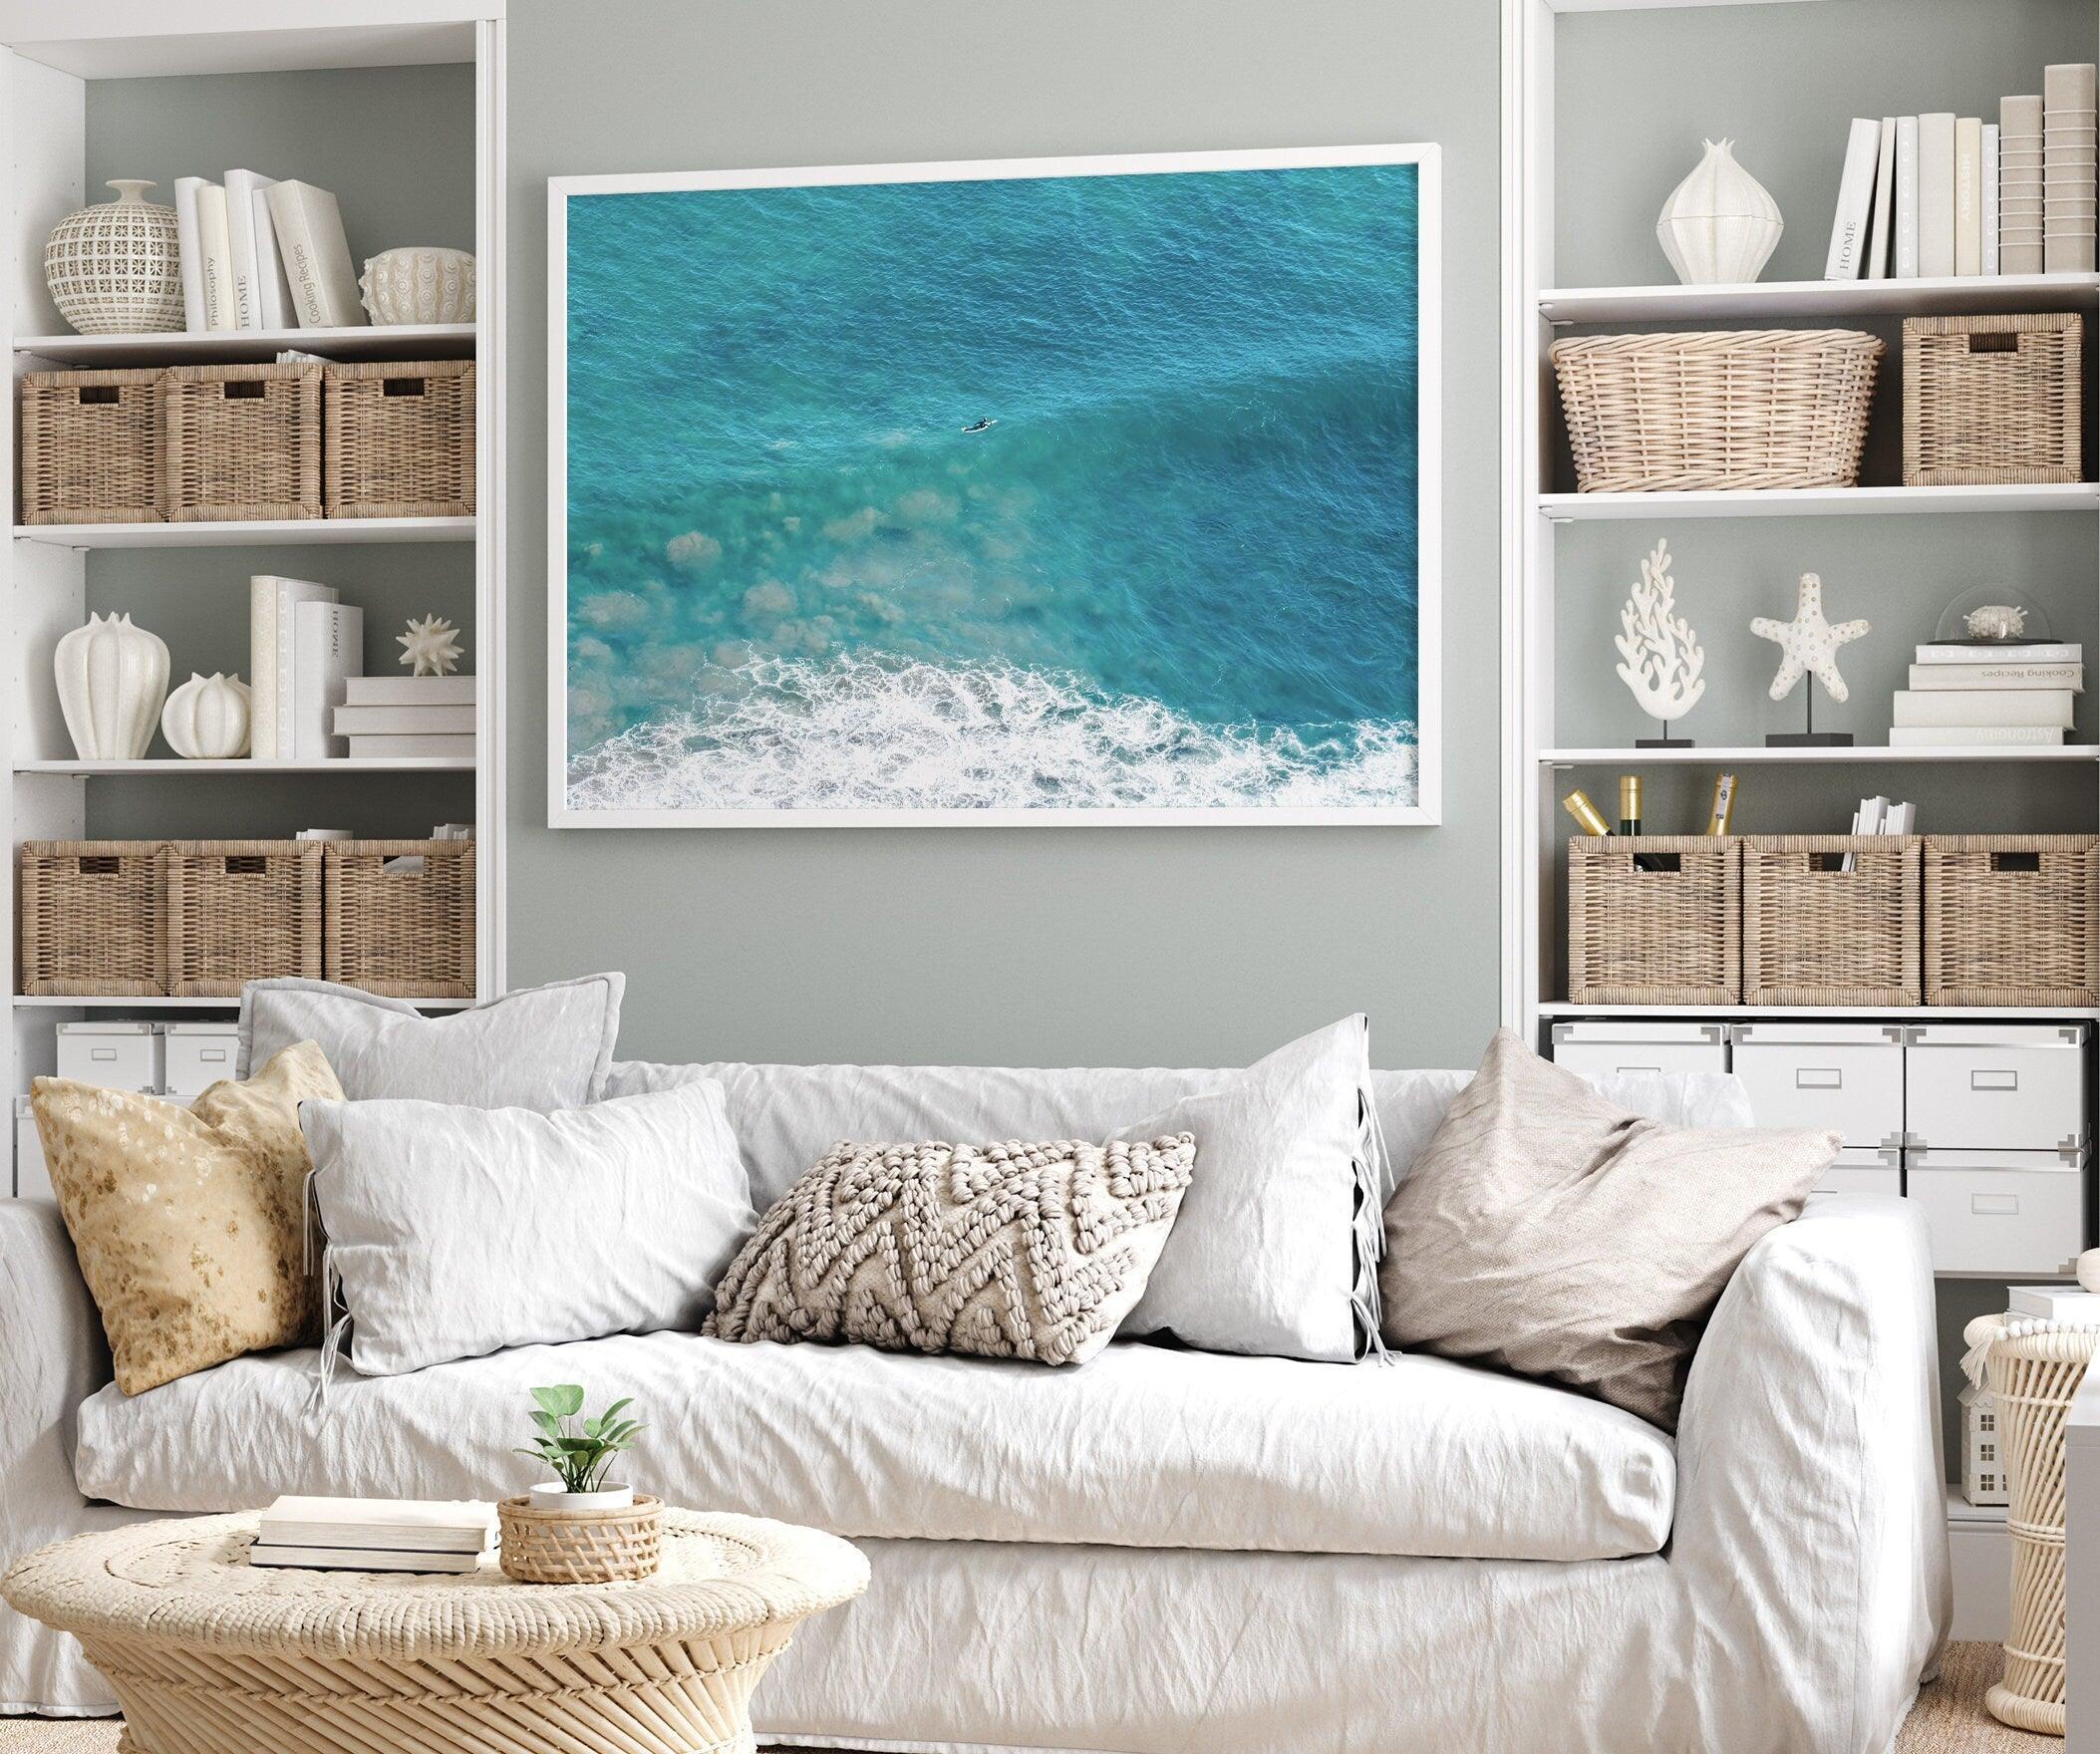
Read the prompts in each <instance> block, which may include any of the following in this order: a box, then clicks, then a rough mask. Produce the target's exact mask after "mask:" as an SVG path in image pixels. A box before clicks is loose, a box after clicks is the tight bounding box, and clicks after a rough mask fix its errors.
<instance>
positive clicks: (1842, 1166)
mask: <svg viewBox="0 0 2100 1754" xmlns="http://www.w3.org/2000/svg"><path fill="white" fill-rule="evenodd" d="M1759 1124H1760V1125H1761V1124H1762V1122H1760V1123H1759ZM1902 1157H1903V1153H1902V1152H1901V1151H1894V1150H1885V1151H1852V1150H1846V1151H1840V1152H1839V1153H1838V1160H1837V1162H1835V1163H1833V1164H1832V1165H1831V1166H1830V1167H1829V1168H1828V1169H1826V1170H1825V1171H1824V1172H1823V1179H1822V1180H1821V1181H1819V1182H1818V1183H1816V1185H1815V1187H1814V1188H1813V1189H1811V1190H1810V1192H1812V1193H1817V1194H1901V1193H1902V1192H1903V1163H1902Z"/></svg>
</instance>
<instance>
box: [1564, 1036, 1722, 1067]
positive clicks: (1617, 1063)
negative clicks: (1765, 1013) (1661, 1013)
mask: <svg viewBox="0 0 2100 1754" xmlns="http://www.w3.org/2000/svg"><path fill="white" fill-rule="evenodd" d="M1553 1061H1554V1064H1556V1065H1564V1066H1566V1067H1567V1068H1568V1069H1569V1070H1570V1071H1571V1072H1575V1073H1578V1074H1579V1075H1580V1076H1582V1077H1586V1078H1609V1077H1615V1076H1617V1075H1618V1074H1619V1073H1620V1072H1724V1071H1726V1070H1727V1069H1728V1043H1727V1038H1726V1032H1725V1031H1724V1030H1723V1029H1722V1027H1721V1025H1720V1024H1718V1023H1555V1024H1554V1025H1553Z"/></svg>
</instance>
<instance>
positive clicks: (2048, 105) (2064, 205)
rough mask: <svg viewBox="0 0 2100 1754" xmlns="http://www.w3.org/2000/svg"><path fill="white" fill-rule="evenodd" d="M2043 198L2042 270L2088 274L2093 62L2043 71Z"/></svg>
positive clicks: (2098, 95) (2097, 88)
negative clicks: (2044, 196)
mask: <svg viewBox="0 0 2100 1754" xmlns="http://www.w3.org/2000/svg"><path fill="white" fill-rule="evenodd" d="M2041 95H2042V140H2043V167H2044V176H2045V183H2046V188H2045V195H2046V199H2045V201H2044V208H2043V220H2042V229H2043V235H2042V270H2043V272H2044V273H2049V274H2090V273H2092V272H2093V264H2094V261H2095V255H2094V248H2093V245H2094V236H2093V231H2094V189H2095V184H2094V176H2093V148H2094V143H2095V140H2096V138H2100V137H2096V135H2095V132H2094V114H2093V112H2094V106H2095V104H2096V103H2100V72H2096V70H2095V68H2094V66H2093V64H2092V63H2091V62H2071V63H2066V64H2063V65H2059V66H2056V67H2045V68H2043V69H2042V77H2041Z"/></svg>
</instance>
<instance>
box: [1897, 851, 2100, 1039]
mask: <svg viewBox="0 0 2100 1754" xmlns="http://www.w3.org/2000/svg"><path fill="white" fill-rule="evenodd" d="M1925 1002H1926V1004H1928V1005H2073V1006H2084V1005H2100V836H2095V835H2091V834H1929V835H1927V836H1926V840H1925Z"/></svg>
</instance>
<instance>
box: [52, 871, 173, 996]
mask: <svg viewBox="0 0 2100 1754" xmlns="http://www.w3.org/2000/svg"><path fill="white" fill-rule="evenodd" d="M161 854H162V848H161V843H160V842H159V841H157V840H25V841H24V842H23V843H22V845H21V847H20V848H19V849H18V850H17V852H16V855H15V869H16V873H17V878H18V882H17V886H16V894H17V897H18V905H19V908H20V911H21V929H20V930H21V979H22V986H21V991H22V992H23V993H25V994H72V993H78V994H96V993H103V994H120V995H123V994H133V995H149V994H163V993H165V992H166V991H167V962H166V939H165V935H164V933H163V931H162V928H161V906H160V898H161V894H162V884H163V880H164V873H163V860H162V856H161Z"/></svg>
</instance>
